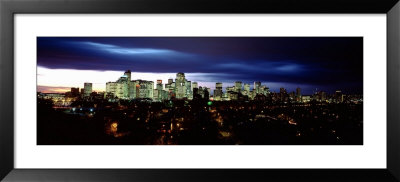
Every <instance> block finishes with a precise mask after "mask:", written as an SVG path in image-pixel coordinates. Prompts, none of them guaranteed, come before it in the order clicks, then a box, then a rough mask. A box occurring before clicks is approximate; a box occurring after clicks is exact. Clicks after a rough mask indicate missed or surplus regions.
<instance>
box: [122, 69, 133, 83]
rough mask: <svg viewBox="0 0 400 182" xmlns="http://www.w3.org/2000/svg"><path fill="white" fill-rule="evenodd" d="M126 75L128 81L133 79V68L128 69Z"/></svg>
mask: <svg viewBox="0 0 400 182" xmlns="http://www.w3.org/2000/svg"><path fill="white" fill-rule="evenodd" d="M124 75H125V76H126V77H127V79H128V81H131V79H132V78H131V70H126V71H125V73H124Z"/></svg>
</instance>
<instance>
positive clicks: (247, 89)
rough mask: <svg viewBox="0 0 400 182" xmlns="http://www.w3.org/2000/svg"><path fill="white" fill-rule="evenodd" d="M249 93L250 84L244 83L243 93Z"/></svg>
mask: <svg viewBox="0 0 400 182" xmlns="http://www.w3.org/2000/svg"><path fill="white" fill-rule="evenodd" d="M249 94H250V84H248V83H245V84H244V90H243V95H247V96H248V95H249Z"/></svg>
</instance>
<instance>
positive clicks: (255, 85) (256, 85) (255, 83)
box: [253, 81, 261, 94]
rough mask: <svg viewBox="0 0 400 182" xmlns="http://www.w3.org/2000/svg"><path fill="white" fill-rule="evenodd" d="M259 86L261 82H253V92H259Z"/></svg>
mask: <svg viewBox="0 0 400 182" xmlns="http://www.w3.org/2000/svg"><path fill="white" fill-rule="evenodd" d="M260 87H261V82H259V81H257V82H254V88H253V90H255V91H256V92H255V94H258V93H260Z"/></svg>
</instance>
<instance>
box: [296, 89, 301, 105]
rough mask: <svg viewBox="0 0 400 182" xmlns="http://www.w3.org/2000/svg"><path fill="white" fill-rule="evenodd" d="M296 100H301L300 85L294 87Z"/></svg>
mask: <svg viewBox="0 0 400 182" xmlns="http://www.w3.org/2000/svg"><path fill="white" fill-rule="evenodd" d="M296 101H297V102H301V89H300V87H297V88H296Z"/></svg>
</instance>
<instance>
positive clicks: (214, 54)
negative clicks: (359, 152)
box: [36, 37, 363, 145]
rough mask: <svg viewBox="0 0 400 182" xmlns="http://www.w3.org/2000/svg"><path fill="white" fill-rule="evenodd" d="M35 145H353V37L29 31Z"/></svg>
mask: <svg viewBox="0 0 400 182" xmlns="http://www.w3.org/2000/svg"><path fill="white" fill-rule="evenodd" d="M36 80H37V92H36V94H37V96H36V97H37V138H36V141H37V145H363V37H37V78H36Z"/></svg>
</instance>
